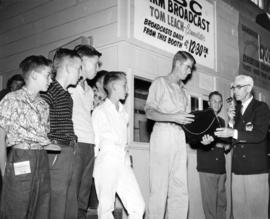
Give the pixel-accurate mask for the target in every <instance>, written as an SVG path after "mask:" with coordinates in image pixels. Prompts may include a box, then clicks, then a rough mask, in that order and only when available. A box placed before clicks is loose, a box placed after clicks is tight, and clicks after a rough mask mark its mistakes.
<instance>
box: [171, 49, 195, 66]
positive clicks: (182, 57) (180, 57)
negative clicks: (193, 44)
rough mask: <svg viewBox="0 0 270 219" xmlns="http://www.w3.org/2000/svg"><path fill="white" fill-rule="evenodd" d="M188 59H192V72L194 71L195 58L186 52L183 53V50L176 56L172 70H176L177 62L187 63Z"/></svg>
mask: <svg viewBox="0 0 270 219" xmlns="http://www.w3.org/2000/svg"><path fill="white" fill-rule="evenodd" d="M187 59H190V60H191V61H192V62H193V69H192V70H194V68H195V64H196V60H195V59H194V57H193V56H192V55H191V54H190V53H188V52H186V51H182V50H180V51H178V52H177V53H176V54H175V55H174V57H173V62H172V69H174V68H175V64H176V61H181V62H182V61H186V60H187Z"/></svg>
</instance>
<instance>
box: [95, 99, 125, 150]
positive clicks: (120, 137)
mask: <svg viewBox="0 0 270 219" xmlns="http://www.w3.org/2000/svg"><path fill="white" fill-rule="evenodd" d="M118 104H119V110H117V109H116V107H115V105H114V104H113V103H112V102H111V101H110V100H109V99H106V100H105V102H104V103H102V104H101V105H99V106H98V107H97V108H95V110H94V111H93V115H92V120H93V127H94V132H95V144H96V146H97V149H99V150H102V149H103V148H107V147H110V146H116V147H120V148H121V149H123V148H125V147H126V146H127V140H128V139H127V138H128V137H127V136H128V129H127V126H128V114H127V112H126V110H125V108H124V106H123V105H122V104H121V103H120V102H119V103H118Z"/></svg>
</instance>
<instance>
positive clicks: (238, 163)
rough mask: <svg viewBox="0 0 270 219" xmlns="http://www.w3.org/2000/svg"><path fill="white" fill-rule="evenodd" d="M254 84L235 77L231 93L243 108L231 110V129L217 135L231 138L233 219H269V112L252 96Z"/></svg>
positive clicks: (250, 79)
mask: <svg viewBox="0 0 270 219" xmlns="http://www.w3.org/2000/svg"><path fill="white" fill-rule="evenodd" d="M253 85H254V82H253V79H252V78H251V77H249V76H246V75H238V76H236V78H235V80H234V83H233V86H232V90H233V93H234V97H235V99H236V100H237V101H239V102H240V103H241V104H238V105H236V109H235V110H234V109H232V108H231V109H229V112H228V115H229V125H230V127H233V128H218V129H217V131H216V132H215V135H216V136H218V137H225V138H226V137H231V138H232V144H233V156H232V201H233V215H234V219H238V218H245V219H255V218H260V219H263V218H265V219H266V218H268V198H269V187H268V162H267V138H266V137H267V131H268V126H269V119H270V111H269V108H268V106H267V104H266V103H264V102H261V101H258V100H255V99H254V97H253V96H252V94H251V91H252V88H253Z"/></svg>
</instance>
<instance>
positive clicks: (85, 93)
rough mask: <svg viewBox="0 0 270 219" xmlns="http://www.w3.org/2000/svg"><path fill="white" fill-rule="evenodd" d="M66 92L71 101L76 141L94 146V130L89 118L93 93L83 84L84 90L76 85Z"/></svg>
mask: <svg viewBox="0 0 270 219" xmlns="http://www.w3.org/2000/svg"><path fill="white" fill-rule="evenodd" d="M68 92H69V93H70V95H71V97H72V99H73V115H72V121H73V124H74V130H75V134H76V135H77V136H78V141H79V142H84V143H89V144H94V141H95V140H94V130H93V124H92V117H91V111H92V110H93V99H94V92H93V90H92V88H91V87H90V86H89V85H87V84H85V89H83V88H82V86H81V85H80V84H78V85H77V86H76V87H75V88H73V87H72V88H69V89H68Z"/></svg>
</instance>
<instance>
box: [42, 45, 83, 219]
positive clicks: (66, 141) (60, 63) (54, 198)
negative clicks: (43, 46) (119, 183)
mask: <svg viewBox="0 0 270 219" xmlns="http://www.w3.org/2000/svg"><path fill="white" fill-rule="evenodd" d="M53 67H54V69H55V70H56V76H55V80H54V81H53V82H52V84H51V86H50V87H49V89H48V91H47V92H46V93H44V94H42V98H43V99H44V100H45V101H46V102H47V103H48V104H49V107H50V132H49V133H48V137H49V139H50V140H51V141H52V142H53V143H54V144H56V145H58V146H60V147H61V153H56V152H51V153H49V163H50V177H51V208H50V218H51V219H74V218H77V211H78V207H77V203H78V202H77V195H76V176H75V174H74V166H75V154H76V153H77V136H76V135H75V133H74V129H73V122H72V109H73V101H72V98H71V96H70V94H69V92H68V91H67V88H68V86H69V85H76V84H77V82H78V80H79V77H80V72H81V58H80V56H79V55H78V54H77V53H76V52H75V51H73V50H70V49H64V48H60V49H58V50H57V51H56V53H55V55H54V59H53Z"/></svg>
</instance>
